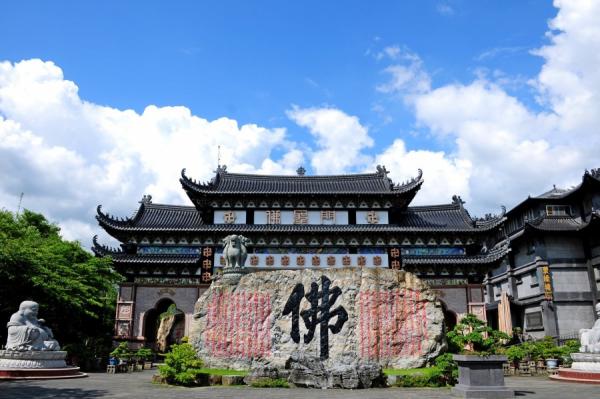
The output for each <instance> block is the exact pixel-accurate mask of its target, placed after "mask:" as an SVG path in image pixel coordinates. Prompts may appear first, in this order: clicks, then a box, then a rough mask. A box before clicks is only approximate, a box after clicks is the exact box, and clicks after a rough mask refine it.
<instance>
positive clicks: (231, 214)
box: [223, 211, 236, 224]
mask: <svg viewBox="0 0 600 399" xmlns="http://www.w3.org/2000/svg"><path fill="white" fill-rule="evenodd" d="M235 218H236V215H235V211H225V212H223V221H224V222H225V223H227V224H231V223H235Z"/></svg>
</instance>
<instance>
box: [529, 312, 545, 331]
mask: <svg viewBox="0 0 600 399" xmlns="http://www.w3.org/2000/svg"><path fill="white" fill-rule="evenodd" d="M543 328H544V322H543V320H542V312H531V313H526V314H525V329H526V330H541V329H543Z"/></svg>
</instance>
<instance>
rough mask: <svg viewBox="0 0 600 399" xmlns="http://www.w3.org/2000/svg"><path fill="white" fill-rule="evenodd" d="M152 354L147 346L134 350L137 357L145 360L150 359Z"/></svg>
mask: <svg viewBox="0 0 600 399" xmlns="http://www.w3.org/2000/svg"><path fill="white" fill-rule="evenodd" d="M152 355H153V354H152V350H151V349H148V348H140V349H138V350H137V352H135V356H136V357H137V358H138V359H140V360H143V361H145V362H147V361H148V360H150V359H151V358H152Z"/></svg>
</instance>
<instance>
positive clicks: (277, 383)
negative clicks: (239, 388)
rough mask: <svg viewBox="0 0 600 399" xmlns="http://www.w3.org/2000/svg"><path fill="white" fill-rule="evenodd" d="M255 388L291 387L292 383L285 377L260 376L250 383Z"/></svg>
mask: <svg viewBox="0 0 600 399" xmlns="http://www.w3.org/2000/svg"><path fill="white" fill-rule="evenodd" d="M250 386H251V387H253V388H289V387H290V385H289V384H288V382H287V381H286V380H285V379H283V378H260V379H258V380H256V381H253V382H252V383H251V384H250Z"/></svg>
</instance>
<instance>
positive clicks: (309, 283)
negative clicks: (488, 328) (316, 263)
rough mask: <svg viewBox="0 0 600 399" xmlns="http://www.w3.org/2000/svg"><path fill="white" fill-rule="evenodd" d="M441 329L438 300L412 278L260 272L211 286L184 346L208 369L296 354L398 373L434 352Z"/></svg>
mask: <svg viewBox="0 0 600 399" xmlns="http://www.w3.org/2000/svg"><path fill="white" fill-rule="evenodd" d="M327 292H328V295H325V294H326V293H327ZM442 329H443V314H442V310H441V305H440V303H439V301H437V300H436V298H435V295H434V293H433V292H432V291H431V290H430V289H429V288H428V286H427V285H426V284H424V283H423V282H422V281H421V280H419V279H418V278H416V277H415V276H414V275H413V274H410V273H405V272H403V271H396V270H390V269H371V268H345V269H324V270H297V271H264V272H255V273H250V274H247V275H245V276H243V277H242V278H241V280H240V281H239V282H238V283H228V282H227V281H225V280H223V279H222V280H218V281H215V282H213V284H212V285H211V287H210V288H209V289H208V290H207V291H206V292H205V293H204V294H203V295H202V296H201V297H200V298H199V299H198V302H197V303H196V308H195V314H194V321H193V323H192V331H191V333H190V341H191V343H192V344H193V345H194V346H195V347H196V349H197V351H198V354H199V356H200V357H201V358H202V359H203V360H204V361H205V362H206V364H207V365H208V366H210V367H228V368H249V367H251V366H252V367H255V366H256V365H257V364H264V365H270V366H273V367H280V368H283V367H284V366H285V363H286V361H287V360H288V359H289V358H290V356H291V355H292V354H293V353H300V354H303V355H306V356H312V357H320V358H321V359H323V360H324V361H325V363H326V364H329V365H335V364H339V363H349V362H356V361H357V360H359V361H360V360H362V361H365V362H377V363H379V364H381V365H382V366H384V367H398V368H404V367H420V366H423V365H424V364H425V363H426V361H427V360H429V359H431V358H433V357H435V356H436V355H437V354H438V353H439V352H440V350H441V349H442V348H443V345H444V344H443V336H442Z"/></svg>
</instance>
